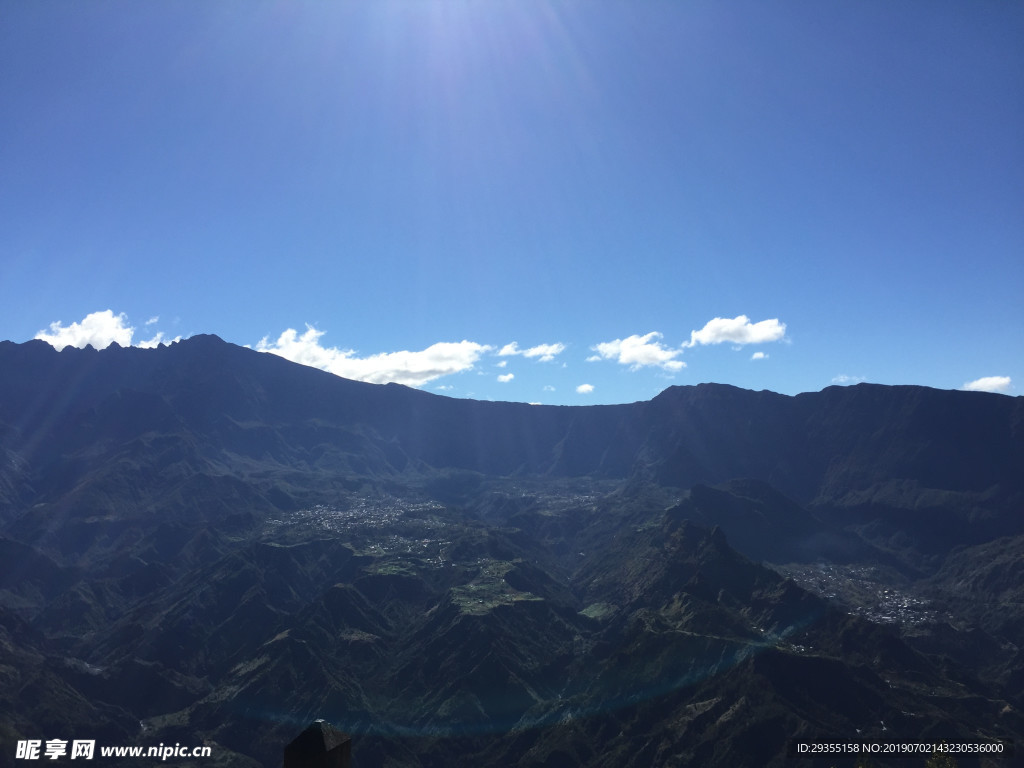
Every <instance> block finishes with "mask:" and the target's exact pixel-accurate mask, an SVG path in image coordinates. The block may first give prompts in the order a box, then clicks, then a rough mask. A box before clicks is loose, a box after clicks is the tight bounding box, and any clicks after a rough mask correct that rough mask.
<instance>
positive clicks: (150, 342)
mask: <svg viewBox="0 0 1024 768" xmlns="http://www.w3.org/2000/svg"><path fill="white" fill-rule="evenodd" d="M146 325H149V323H146ZM177 341H181V336H175V337H174V338H173V339H171V340H170V341H168V340H166V339H165V338H164V332H163V331H160V332H158V333H157V335H156V336H154V337H153V338H152V339H146V340H145V341H140V342H139V343H138V345H137V346H139V347H141V348H142V349H153V348H154V347H159V346H160V345H161V344H173V343H175V342H177Z"/></svg>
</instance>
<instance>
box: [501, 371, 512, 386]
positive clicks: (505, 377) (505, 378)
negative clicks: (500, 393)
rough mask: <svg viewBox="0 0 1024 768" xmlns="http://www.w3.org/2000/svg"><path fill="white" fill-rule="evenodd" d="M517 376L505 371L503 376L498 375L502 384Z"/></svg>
mask: <svg viewBox="0 0 1024 768" xmlns="http://www.w3.org/2000/svg"><path fill="white" fill-rule="evenodd" d="M515 377H516V375H515V374H514V373H503V374H501V376H499V377H498V381H500V382H501V383H502V384H506V383H508V382H510V381H512V379H514V378H515Z"/></svg>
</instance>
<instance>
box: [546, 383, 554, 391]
mask: <svg viewBox="0 0 1024 768" xmlns="http://www.w3.org/2000/svg"><path fill="white" fill-rule="evenodd" d="M544 391H545V392H554V391H555V388H554V387H552V386H551V385H550V384H545V385H544Z"/></svg>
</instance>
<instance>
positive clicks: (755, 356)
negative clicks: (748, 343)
mask: <svg viewBox="0 0 1024 768" xmlns="http://www.w3.org/2000/svg"><path fill="white" fill-rule="evenodd" d="M750 359H751V360H766V359H768V355H766V354H765V353H764V352H755V353H754V354H752V355H751V356H750Z"/></svg>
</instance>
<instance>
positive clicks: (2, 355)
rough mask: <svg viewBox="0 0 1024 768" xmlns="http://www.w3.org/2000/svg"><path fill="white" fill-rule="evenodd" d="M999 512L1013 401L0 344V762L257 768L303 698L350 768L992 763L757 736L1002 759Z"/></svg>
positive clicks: (1013, 432)
mask: <svg viewBox="0 0 1024 768" xmlns="http://www.w3.org/2000/svg"><path fill="white" fill-rule="evenodd" d="M1022 509H1024V398H1020V397H1016V398H1014V397H1008V396H1005V395H997V394H988V393H980V392H959V391H958V392H950V391H938V390H933V389H927V388H923V387H911V386H901V387H891V386H880V385H870V384H859V385H857V386H852V387H830V388H828V389H825V390H823V391H821V392H813V393H805V394H801V395H798V396H795V397H788V396H783V395H778V394H775V393H772V392H751V391H745V390H740V389H736V388H734V387H729V386H724V385H715V384H702V385H699V386H695V387H671V388H669V389H667V390H665V391H664V392H663V393H661V394H660V395H659V396H657V397H656V398H654V399H653V400H650V401H648V402H640V403H632V404H626V405H614V406H589V407H555V406H534V405H526V404H519V403H495V402H478V401H471V400H458V399H451V398H446V397H441V396H437V395H432V394H428V393H426V392H422V391H419V390H415V389H410V388H407V387H403V386H399V385H383V386H382V385H373V384H366V383H360V382H354V381H348V380H345V379H341V378H338V377H336V376H333V375H330V374H327V373H324V372H322V371H318V370H313V369H310V368H306V367H303V366H299V365H296V364H293V363H290V362H287V361H285V360H283V359H281V358H278V357H275V356H273V355H270V354H265V353H260V352H255V351H252V350H249V349H245V348H241V347H237V346H234V345H231V344H228V343H225V342H223V341H221V340H220V339H218V338H217V337H214V336H198V337H193V338H191V339H188V340H185V341H181V342H178V343H175V344H172V345H170V346H161V347H158V348H156V349H138V348H121V347H118V346H117V345H112V346H110V347H108V348H106V349H104V350H101V351H97V350H94V349H92V348H86V349H75V348H72V347H65V348H64V349H63V350H62V351H61V352H57V351H56V350H54V349H53V348H52V347H51V346H49V345H48V344H46V343H44V342H42V341H32V342H28V343H25V344H14V343H11V342H0V649H2V653H0V680H2V681H3V685H2V686H0V765H19V764H24V762H23V761H21V760H19V759H18V757H17V748H18V744H19V742H20V743H24V742H26V741H27V740H39V741H40V742H42V743H43V744H45V743H46V741H47V740H52V739H63V740H68V741H69V742H70V741H71V740H75V739H83V740H94V741H95V742H96V743H97V745H140V746H143V747H148V746H154V745H157V744H179V743H180V744H188V745H206V746H209V747H210V748H211V749H210V757H209V758H206V759H204V760H203V761H202V762H203V763H204V764H208V765H211V766H213V765H216V766H278V765H280V764H281V761H282V753H283V749H284V747H285V745H287V744H289V743H290V742H292V740H293V739H295V738H296V737H297V736H298V735H299V734H300V733H302V732H303V730H304V729H305V728H306V726H307V725H308V724H309V723H310V722H312V721H315V720H316V719H318V718H323V719H325V720H326V721H328V722H329V723H332V724H333V725H335V726H337V727H338V728H340V729H341V730H342V731H344V732H345V733H347V734H350V735H351V739H352V741H351V756H352V764H353V765H354V766H358V767H359V768H370V767H377V766H380V767H382V768H383V766H390V767H395V766H409V767H410V768H413V767H422V768H426V767H428V766H431V767H433V766H481V765H496V766H498V765H500V766H524V767H525V766H547V767H549V768H554V767H556V766H576V765H579V766H598V767H601V766H607V767H608V768H610V767H611V766H616V768H619V767H621V766H635V767H636V768H640V767H641V766H690V765H692V766H763V765H777V766H783V765H785V766H811V765H813V766H819V765H820V766H831V765H836V766H842V765H849V766H853V765H867V764H871V765H878V766H881V765H900V766H913V765H920V766H924V765H926V764H929V765H947V764H956V765H961V766H969V765H996V764H998V765H1000V766H1002V765H1006V766H1009V765H1013V764H1014V762H1013V761H1014V760H1019V759H1020V758H1012V757H1006V758H1004V759H1002V760H1000V761H998V762H992V761H991V758H990V754H991V753H990V752H987V751H980V750H976V751H964V752H960V753H957V754H955V755H952V756H949V755H939V756H936V755H928V754H925V753H918V754H915V755H912V756H909V757H908V756H906V755H901V756H898V757H891V756H890V755H887V754H885V753H881V754H871V755H870V758H869V759H870V763H868V762H865V759H866V756H865V755H864V754H863V753H860V754H853V753H844V754H836V753H825V754H818V755H811V754H807V753H801V754H798V755H797V756H795V757H791V756H787V753H788V752H790V751H792V747H793V744H794V743H795V742H798V741H799V742H802V743H815V742H820V743H848V744H854V743H856V744H910V743H927V744H937V743H941V742H946V743H948V744H965V745H971V744H974V745H989V746H991V745H1006V744H1009V743H1010V742H1012V741H1013V740H1016V742H1017V743H1021V742H1022V741H1024V717H1022V715H1021V710H1022V708H1024V694H1022V691H1024V647H1021V645H1020V640H1021V637H1024V597H1022V587H1021V585H1022V584H1024V572H1022V567H1021V563H1022V562H1024V517H1022V515H1021V510H1022ZM937 759H951V760H952V761H953V762H952V763H950V762H948V761H947V762H946V763H936V762H934V761H935V760H937ZM929 760H932V761H933V762H930V763H929V762H928V761H929ZM95 761H96V762H97V763H98V764H103V757H102V756H100V755H99V754H97V757H96V760H95ZM176 761H177V762H176ZM110 764H121V765H124V764H126V763H125V761H124V759H121V760H115V759H111V761H110ZM163 764H165V765H195V764H196V761H195V759H189V760H184V759H179V758H178V756H172V757H171V758H170V759H168V760H166V761H164V763H163Z"/></svg>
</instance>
